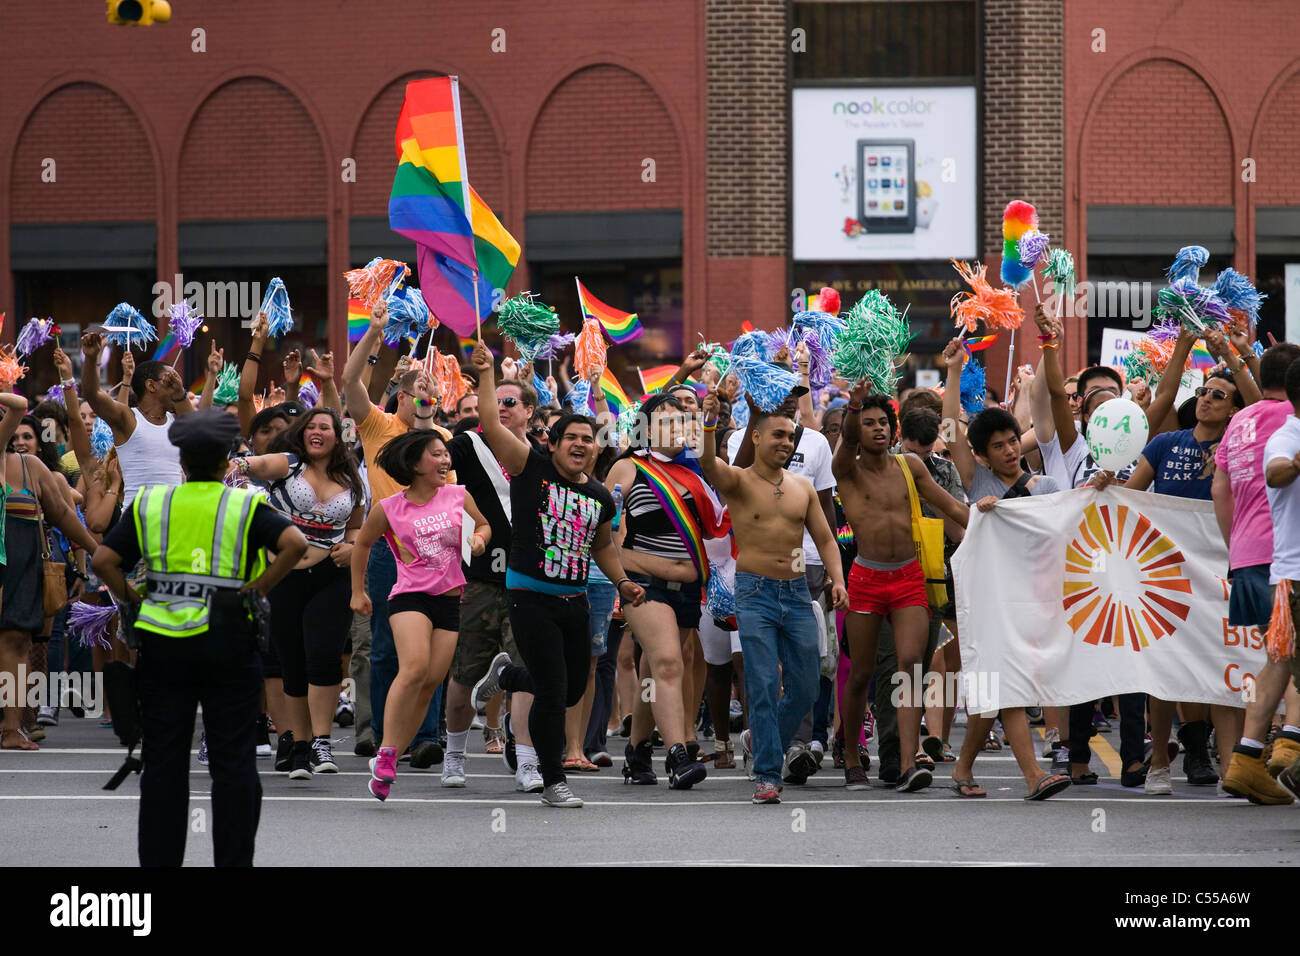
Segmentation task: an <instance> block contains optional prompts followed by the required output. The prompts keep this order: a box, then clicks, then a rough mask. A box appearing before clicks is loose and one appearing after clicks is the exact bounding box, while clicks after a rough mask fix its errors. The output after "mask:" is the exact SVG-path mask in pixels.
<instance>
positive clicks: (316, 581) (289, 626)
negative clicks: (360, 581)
mask: <svg viewBox="0 0 1300 956" xmlns="http://www.w3.org/2000/svg"><path fill="white" fill-rule="evenodd" d="M270 597H271V635H272V637H273V638H274V639H275V650H276V653H277V655H278V656H279V658H280V672H281V674H282V675H283V677H284V692H285V694H286V695H287V696H289V697H306V696H307V685H308V684H314V685H316V686H317V687H333V686H334V685H335V684H339V683H342V681H343V661H342V657H343V645H344V643H345V642H346V641H347V637H348V627H349V625H350V624H351V622H352V611H351V597H352V586H351V584H350V583H349V572H348V569H347V568H340V567H339V566H338V565H336V564H335V563H334V561H333V559H331V558H326V559H325V560H324V561H322V562H320V563H319V564H313V565H312V566H311V567H310V568H303V569H301V570H299V571H290V572H289V575H288V577H286V578H285V579H284V580H283V581H281V582H280V583H279V584H277V585H276V586H275V587H274V588H272V589H271V595H270Z"/></svg>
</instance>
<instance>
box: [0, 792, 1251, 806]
mask: <svg viewBox="0 0 1300 956" xmlns="http://www.w3.org/2000/svg"><path fill="white" fill-rule="evenodd" d="M934 796H936V797H939V796H942V797H943V799H931V800H924V799H923V800H917V799H912V800H908V799H906V798H898V799H876V798H866V799H863V798H850V799H840V800H806V799H788V798H787V799H784V800H782V801H781V803H782V804H784V805H787V806H800V805H805V804H806V805H808V806H827V805H832V804H875V803H879V804H886V805H893V806H907V805H911V806H928V807H953V806H971V805H987V804H989V803H1004V802H1019V803H1023V802H1024V801H1023V800H1022V799H1021V798H1020V797H1018V796H1009V797H992V796H991V797H990V799H985V800H978V801H976V800H960V799H958V798H956V797H951V796H949V795H947V794H934ZM193 797H194V799H198V800H210V799H211V794H209V793H195V794H193ZM139 799H140V797H139V795H138V794H136V795H134V796H133V795H130V794H123V795H117V794H113V795H109V794H0V800H10V801H21V800H139ZM262 800H263V802H266V801H271V802H278V803H290V802H293V801H299V802H303V801H307V802H313V803H374V802H375V798H374V797H372V796H364V797H334V796H316V795H313V794H306V793H304V794H302V795H300V796H272V795H268V794H263V795H262ZM502 801H506V802H509V803H512V804H523V803H525V802H527V803H528V804H532V805H540V803H541V801H540V800H539V799H538V797H537V795H536V794H526V793H502V794H498V795H496V796H493V797H389V799H388V801H387V802H388V803H466V804H493V805H500V804H501V803H502ZM1044 802H1050V803H1088V804H1095V803H1127V804H1129V805H1130V806H1145V805H1147V804H1151V805H1155V804H1158V803H1181V804H1188V803H1205V804H1211V805H1219V806H1225V807H1242V808H1245V807H1249V806H1250V804H1249V803H1248V802H1246V801H1244V800H1230V799H1226V798H1222V797H1214V798H1207V797H1181V798H1180V797H1147V796H1143V797H1053V798H1052V799H1051V800H1050V801H1044ZM584 803H585V804H586V805H587V806H589V807H736V806H751V804H750V801H748V800H585V801H584ZM547 809H556V808H547Z"/></svg>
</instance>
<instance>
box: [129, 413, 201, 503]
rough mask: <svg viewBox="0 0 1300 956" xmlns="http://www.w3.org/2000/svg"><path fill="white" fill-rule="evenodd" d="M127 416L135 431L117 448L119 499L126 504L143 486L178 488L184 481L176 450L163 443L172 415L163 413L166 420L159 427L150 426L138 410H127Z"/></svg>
mask: <svg viewBox="0 0 1300 956" xmlns="http://www.w3.org/2000/svg"><path fill="white" fill-rule="evenodd" d="M131 413H132V414H133V415H135V431H133V432H132V433H131V437H130V438H128V439H127V440H126V441H125V442H124V443H123V444H121V445H118V446H117V457H118V460H119V461H121V463H122V495H123V497H122V500H123V501H124V502H126V503H127V504H130V503H131V502H132V501H133V500H135V493H136V492H137V491H139V490H140V489H141V488H143V487H144V486H145V485H179V484H180V483H181V482H182V481H184V479H185V476H184V473H183V472H182V471H181V452H180V449H179V448H177V447H176V446H175V445H173V444H172V443H171V442H170V441H168V440H167V429H168V428H170V427H171V423H172V413H171V412H168V413H167V421H165V422H163V423H162V424H161V425H154V424H153V423H151V422H150V421H149V420H148V419H147V418H145V417H144V416H143V415H141V414H140V409H138V408H133V409H131Z"/></svg>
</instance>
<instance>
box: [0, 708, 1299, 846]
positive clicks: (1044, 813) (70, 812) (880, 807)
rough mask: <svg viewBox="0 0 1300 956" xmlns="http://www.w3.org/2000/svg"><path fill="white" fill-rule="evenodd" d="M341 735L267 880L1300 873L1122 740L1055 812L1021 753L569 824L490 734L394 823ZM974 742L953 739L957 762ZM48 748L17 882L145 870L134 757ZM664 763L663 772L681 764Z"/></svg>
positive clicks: (29, 801)
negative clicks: (333, 770)
mask: <svg viewBox="0 0 1300 956" xmlns="http://www.w3.org/2000/svg"><path fill="white" fill-rule="evenodd" d="M335 732H336V738H335V739H336V743H335V754H336V757H337V758H338V762H339V765H340V769H341V771H342V772H341V773H339V774H337V775H328V776H326V775H321V776H317V777H315V778H313V779H312V780H310V781H302V782H300V781H291V780H289V779H288V778H287V776H286V775H285V774H278V773H276V772H274V770H273V769H272V767H271V761H270V759H263V760H259V761H258V764H259V768H260V772H261V779H262V786H263V788H264V796H263V801H264V802H263V805H262V821H261V828H260V830H259V832H258V839H257V858H256V862H257V864H258V865H260V866H275V865H297V866H341V865H385V864H389V865H392V864H396V865H423V866H429V865H457V864H477V865H498V864H501V865H546V866H620V865H645V864H664V865H709V864H716V865H729V866H746V865H764V864H777V865H808V864H812V865H854V866H862V865H909V864H910V865H939V864H947V865H966V866H981V865H1002V866H1053V865H1063V864H1064V865H1093V866H1103V865H1104V866H1115V865H1118V866H1125V867H1137V866H1156V865H1165V866H1198V867H1205V866H1292V867H1294V866H1296V865H1300V806H1294V805H1293V806H1291V807H1256V806H1251V805H1250V804H1248V803H1246V802H1245V801H1240V800H1232V799H1228V798H1223V797H1219V796H1216V794H1215V790H1214V788H1206V787H1189V786H1188V785H1187V783H1186V781H1185V780H1184V779H1183V778H1182V777H1181V776H1175V778H1174V790H1175V793H1174V795H1173V796H1171V797H1146V796H1145V795H1144V794H1143V793H1142V792H1141V791H1140V790H1139V791H1132V790H1125V789H1124V788H1122V787H1120V785H1119V781H1118V780H1117V779H1115V778H1114V777H1110V776H1108V775H1107V772H1106V771H1107V770H1108V769H1117V767H1118V760H1117V758H1115V757H1114V751H1113V750H1111V749H1110V746H1109V740H1108V738H1106V737H1101V738H1094V740H1095V741H1098V742H1099V744H1100V746H1099V750H1100V752H1101V753H1100V759H1098V758H1094V762H1093V769H1094V770H1097V771H1099V772H1101V773H1102V781H1101V783H1100V784H1099V785H1097V786H1094V787H1075V788H1071V789H1070V790H1068V791H1066V792H1065V793H1064V794H1062V795H1061V796H1058V797H1055V798H1053V799H1051V800H1049V801H1047V802H1045V803H1033V804H1027V803H1025V802H1024V801H1023V800H1022V799H1021V798H1022V797H1023V796H1024V794H1025V784H1024V780H1023V778H1022V777H1021V776H1020V774H1019V772H1018V771H1017V769H1016V766H1015V762H1014V760H1013V758H1012V757H1011V755H1010V752H1009V751H1006V750H1004V751H1003V752H1001V753H994V754H988V755H984V756H981V758H980V759H979V761H978V762H977V763H976V777H977V779H978V780H979V782H980V783H981V784H982V785H983V786H984V787H985V789H986V790H988V791H989V796H988V798H987V799H983V800H963V799H958V798H957V797H956V796H955V795H954V793H953V791H952V790H951V789H950V788H949V780H950V774H951V771H950V768H951V764H949V765H946V766H945V765H942V764H941V765H940V766H939V768H938V770H937V772H936V776H935V785H934V786H933V787H931V788H930V789H928V790H926V791H923V792H921V793H919V794H898V793H895V792H893V790H892V789H886V788H883V787H882V788H880V789H875V790H871V791H866V792H854V793H849V792H847V791H845V790H844V789H843V786H842V782H843V778H842V773H841V772H839V771H835V770H833V769H832V768H831V766H830V759H829V757H828V758H827V760H826V763H825V765H824V769H823V770H822V771H821V772H820V773H819V774H817V775H816V776H814V777H812V778H811V779H810V780H809V782H808V784H807V785H806V786H803V787H790V786H787V787H786V789H785V793H784V794H783V800H782V803H781V804H780V805H777V806H753V805H752V804H751V803H750V802H749V798H750V795H751V793H752V787H753V785H752V784H751V783H750V781H748V780H747V779H746V777H745V775H744V773H743V771H742V770H740V769H739V768H737V769H736V770H730V771H717V772H713V773H711V774H710V776H709V778H708V780H706V781H705V782H704V783H703V784H702V785H700V786H698V787H697V788H695V789H694V790H691V791H689V792H684V793H679V792H675V791H670V790H669V789H668V788H667V785H666V777H665V776H664V775H661V778H660V784H659V786H657V787H628V786H624V785H623V784H622V778H621V776H620V774H619V772H618V765H619V764H618V763H616V765H615V767H614V768H612V769H606V770H602V771H601V772H600V773H596V774H574V775H571V776H570V785H571V786H572V788H573V790H574V791H575V792H576V793H577V794H578V795H579V796H581V797H582V798H583V799H584V800H585V801H586V806H585V807H583V808H582V809H579V810H557V809H552V808H547V807H543V806H542V805H541V804H540V803H539V801H538V798H537V797H536V796H534V795H526V794H520V793H516V792H515V790H514V780H513V777H512V776H511V775H510V774H509V772H508V771H507V769H506V767H505V766H504V764H503V763H502V762H501V759H500V758H499V757H496V756H489V755H487V754H484V753H483V752H482V747H483V744H482V738H481V736H480V735H479V734H477V733H473V734H471V738H470V739H471V746H470V749H471V751H472V753H471V755H470V759H469V771H470V775H471V776H470V785H469V787H468V788H466V789H464V790H444V789H442V787H441V786H440V785H439V779H440V777H439V768H436V767H435V768H433V769H432V770H430V771H423V772H422V771H412V770H410V769H408V768H407V766H406V765H405V764H403V765H401V767H400V769H399V772H398V779H397V783H396V784H395V785H394V787H393V795H392V796H391V797H390V798H389V800H388V801H387V802H386V803H382V804H381V803H380V802H379V801H377V800H375V799H374V798H373V797H371V796H370V795H369V793H368V792H367V790H366V780H367V779H368V777H369V772H368V770H367V769H366V762H365V761H364V760H363V759H362V758H360V757H355V756H353V755H352V753H351V749H352V731H351V728H348V729H346V730H345V729H341V728H335ZM961 733H962V729H961V728H960V727H958V728H955V729H954V738H955V739H954V740H953V745H954V747H960V737H961ZM48 734H49V735H48V736H47V738H46V740H45V741H44V742H43V744H42V747H43V749H42V750H41V751H40V752H37V753H22V752H10V751H5V752H0V805H2V809H0V820H2V821H3V823H2V824H0V865H3V866H15V865H17V866H44V865H64V866H122V865H128V866H129V865H134V864H135V862H136V851H135V839H136V816H137V813H138V795H139V783H138V778H135V777H131V778H130V779H128V780H127V781H126V782H125V783H123V785H122V786H121V788H120V789H119V790H117V791H116V792H113V793H109V792H106V791H103V790H101V789H100V788H101V787H102V786H103V784H104V782H105V781H106V780H107V779H108V778H109V777H110V776H111V775H112V773H113V771H114V770H115V769H116V768H117V767H118V766H119V765H120V763H121V758H122V756H123V750H122V748H120V747H118V746H117V741H116V738H115V737H114V736H113V733H112V731H111V730H107V729H101V728H100V727H98V726H97V724H96V722H95V721H93V720H88V719H87V720H75V719H73V718H71V717H69V716H68V714H67V712H66V711H65V712H64V715H63V722H62V724H61V725H60V726H59V727H55V728H51V729H50V730H49V732H48ZM1112 736H1113V735H1112ZM1115 743H1118V740H1116V741H1115ZM615 744H618V745H619V747H620V748H621V744H622V741H618V740H611V747H613V746H614V745H615ZM709 749H710V747H709V746H708V745H707V744H706V745H705V751H706V752H707V751H708V750H709ZM195 753H196V756H197V749H196V751H195ZM873 753H874V747H873ZM655 763H656V771H657V772H658V771H659V770H660V769H661V768H662V763H663V760H662V753H660V755H659V756H657V757H656V761H655ZM1103 763H1106V764H1110V765H1112V766H1111V767H1103V766H1101V764H1103ZM1044 765H1046V762H1044ZM1180 765H1181V760H1179V761H1177V762H1176V764H1175V771H1176V772H1178V771H1179V770H1180ZM190 779H191V795H192V796H191V816H192V824H193V826H192V829H193V828H202V827H207V828H210V823H211V821H210V820H209V819H207V817H208V815H209V813H210V800H209V797H208V794H209V791H210V789H211V780H210V778H209V776H208V773H207V770H206V768H203V767H200V766H199V765H198V762H197V759H196V760H195V762H194V765H193V771H192V775H191V778H190ZM872 779H873V782H874V779H875V778H874V767H873V772H872ZM186 862H187V863H189V864H191V865H210V864H211V863H212V845H211V840H210V837H209V835H208V832H206V831H203V832H192V833H191V834H190V839H189V846H188V852H187V857H186Z"/></svg>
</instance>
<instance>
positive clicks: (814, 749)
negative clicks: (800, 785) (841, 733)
mask: <svg viewBox="0 0 1300 956" xmlns="http://www.w3.org/2000/svg"><path fill="white" fill-rule="evenodd" d="M808 750H809V751H810V752H811V753H812V755H813V757H814V758H815V759H816V761H817V768H818V770H820V769H821V765H822V761H823V760H825V759H826V748H825V747H823V746H822V742H821V741H820V740H814V741H813V742H812V743H810V744H809V745H808ZM815 772H816V771H814V773H815Z"/></svg>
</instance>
